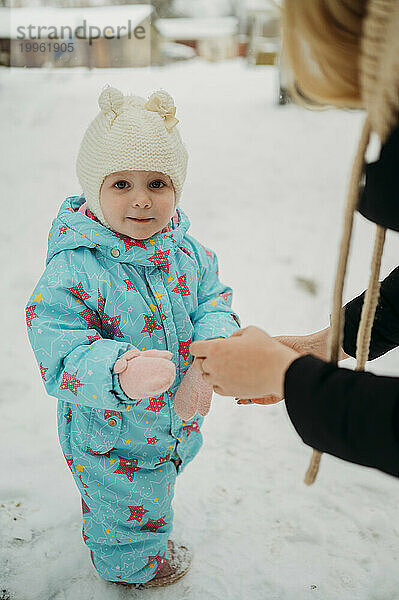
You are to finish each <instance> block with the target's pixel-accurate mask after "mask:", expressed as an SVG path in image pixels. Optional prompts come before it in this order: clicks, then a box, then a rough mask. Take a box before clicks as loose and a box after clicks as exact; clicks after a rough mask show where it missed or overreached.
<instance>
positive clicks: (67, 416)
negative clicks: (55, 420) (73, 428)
mask: <svg viewBox="0 0 399 600" xmlns="http://www.w3.org/2000/svg"><path fill="white" fill-rule="evenodd" d="M64 417H65V418H66V422H67V423H68V425H69V423H70V422H71V421H72V410H71V409H70V408H69V409H68V412H67V413H66V414H65V415H64Z"/></svg>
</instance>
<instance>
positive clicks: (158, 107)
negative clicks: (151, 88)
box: [144, 90, 179, 131]
mask: <svg viewBox="0 0 399 600" xmlns="http://www.w3.org/2000/svg"><path fill="white" fill-rule="evenodd" d="M144 108H146V109H147V110H151V111H153V112H157V113H158V114H159V115H160V116H161V117H162V118H163V120H164V123H165V127H166V129H167V130H168V131H170V130H171V129H173V127H174V126H175V125H177V124H178V122H179V120H178V119H176V117H175V114H176V107H175V104H174V101H173V98H172V96H171V95H170V94H168V92H165V90H159V91H157V92H154V93H153V94H151V96H150V97H149V99H148V102H146V104H145V105H144Z"/></svg>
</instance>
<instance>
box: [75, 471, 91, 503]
mask: <svg viewBox="0 0 399 600" xmlns="http://www.w3.org/2000/svg"><path fill="white" fill-rule="evenodd" d="M71 471H72V469H71ZM79 481H80V484H81V486H82V487H83V488H84V490H83V491H84V493H85V496H87V497H88V498H90V496H89V494H88V493H87V492H86V489H87V488H88V487H89V486H88V485H86V484H85V483H84V482H83V481H82V475H79ZM90 500H91V498H90Z"/></svg>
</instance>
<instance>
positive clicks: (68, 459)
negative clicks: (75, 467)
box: [64, 454, 73, 472]
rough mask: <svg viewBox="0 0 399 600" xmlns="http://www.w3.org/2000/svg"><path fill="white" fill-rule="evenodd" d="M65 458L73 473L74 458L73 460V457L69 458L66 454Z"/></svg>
mask: <svg viewBox="0 0 399 600" xmlns="http://www.w3.org/2000/svg"><path fill="white" fill-rule="evenodd" d="M64 458H65V460H66V463H67V465H68V467H69V468H70V469H71V472H72V463H73V458H72V457H71V458H68V457H67V456H65V454H64Z"/></svg>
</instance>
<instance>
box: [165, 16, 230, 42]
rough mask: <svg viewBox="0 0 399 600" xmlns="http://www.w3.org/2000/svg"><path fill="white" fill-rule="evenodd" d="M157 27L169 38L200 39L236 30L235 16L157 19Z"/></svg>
mask: <svg viewBox="0 0 399 600" xmlns="http://www.w3.org/2000/svg"><path fill="white" fill-rule="evenodd" d="M156 25H157V28H158V30H159V32H160V33H161V35H163V36H164V37H165V38H167V39H169V40H201V39H209V38H215V37H223V36H226V35H234V34H236V33H237V31H238V19H236V17H215V18H208V19H185V18H181V19H158V20H157V22H156Z"/></svg>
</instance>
